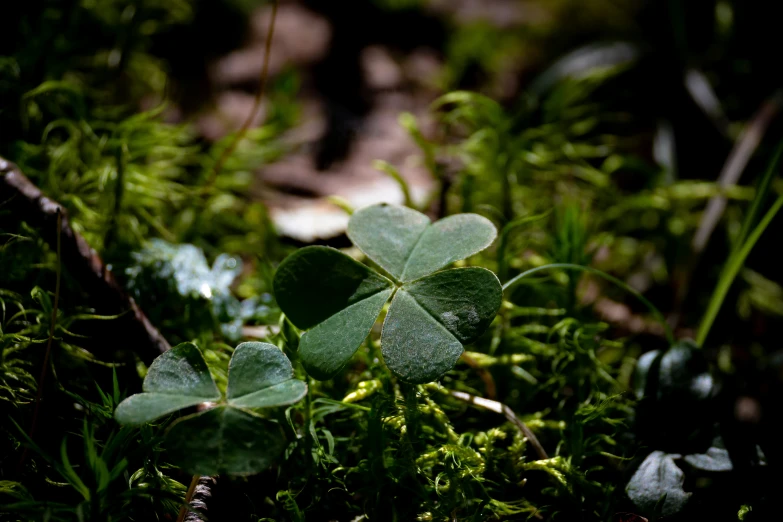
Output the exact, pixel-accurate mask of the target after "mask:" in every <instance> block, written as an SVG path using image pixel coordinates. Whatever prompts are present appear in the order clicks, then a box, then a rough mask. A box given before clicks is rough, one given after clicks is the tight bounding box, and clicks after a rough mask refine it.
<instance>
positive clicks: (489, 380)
mask: <svg viewBox="0 0 783 522" xmlns="http://www.w3.org/2000/svg"><path fill="white" fill-rule="evenodd" d="M460 359H462V360H463V361H464V362H465V364H467V365H468V366H470V367H471V368H473V369H474V370H476V373H478V376H479V378H480V379H481V380H482V381H483V382H484V390H485V391H486V392H487V397H489V398H490V399H494V398H495V397H497V391H498V387H497V385H496V384H495V379H494V377H492V373H491V372H490V371H489V370H487V369H486V368H482V367H481V366H480V365H479V363H478V361H476V359H474V358H473V357H471V356H470V355H468V354H467V353H466V352H462V355H461V356H460Z"/></svg>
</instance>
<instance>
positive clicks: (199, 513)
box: [182, 475, 216, 522]
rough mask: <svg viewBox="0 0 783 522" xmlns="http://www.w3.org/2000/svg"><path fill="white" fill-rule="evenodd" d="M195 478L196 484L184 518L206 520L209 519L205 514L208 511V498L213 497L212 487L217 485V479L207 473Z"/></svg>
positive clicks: (186, 519)
mask: <svg viewBox="0 0 783 522" xmlns="http://www.w3.org/2000/svg"><path fill="white" fill-rule="evenodd" d="M193 478H194V483H195V486H194V488H193V492H192V493H191V496H190V499H189V501H188V507H187V509H186V511H187V515H186V516H185V518H183V519H182V520H183V521H184V522H204V521H205V520H207V517H206V515H204V513H205V512H206V511H207V500H209V499H210V498H212V489H213V488H214V487H215V484H216V480H215V478H214V477H208V476H206V475H204V476H201V477H199V476H198V475H196V476H195V477H193ZM195 479H197V480H195ZM192 484H193V483H192ZM192 484H191V485H192Z"/></svg>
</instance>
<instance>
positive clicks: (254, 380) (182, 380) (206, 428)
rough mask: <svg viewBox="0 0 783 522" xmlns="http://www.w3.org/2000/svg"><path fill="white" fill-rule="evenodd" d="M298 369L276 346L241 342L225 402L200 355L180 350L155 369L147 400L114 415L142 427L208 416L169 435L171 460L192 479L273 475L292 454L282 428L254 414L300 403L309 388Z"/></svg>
mask: <svg viewBox="0 0 783 522" xmlns="http://www.w3.org/2000/svg"><path fill="white" fill-rule="evenodd" d="M293 376H294V371H293V368H292V367H291V362H290V361H289V360H288V359H287V358H286V356H285V355H283V353H282V352H281V351H280V349H278V348H277V347H276V346H274V345H272V344H268V343H256V342H253V343H242V344H240V345H239V346H237V347H236V349H235V350H234V354H233V355H232V357H231V361H230V362H229V365H228V388H227V393H226V397H225V398H223V397H222V395H221V393H220V390H218V387H217V385H216V384H215V381H214V380H212V376H211V375H210V374H209V369H208V368H207V363H206V362H205V361H204V356H203V355H202V354H201V352H200V351H199V349H198V348H196V346H194V345H193V344H190V343H183V344H180V345H178V346H175V347H174V348H172V349H171V350H169V351H168V352H166V353H164V354H163V355H161V356H160V357H158V358H157V359H155V361H154V362H153V363H152V365H151V366H150V368H149V371H148V372H147V376H146V377H145V378H144V384H143V386H142V389H143V390H144V391H143V393H138V394H136V395H133V396H131V397H128V398H127V399H125V400H124V401H122V402H121V403H120V405H119V406H117V410H116V411H115V413H114V416H115V418H116V419H117V422H119V423H120V424H125V425H131V426H140V425H142V424H146V423H148V422H152V421H154V420H156V419H159V418H161V417H163V416H165V415H169V414H171V413H174V412H176V411H179V410H181V409H183V408H187V407H191V406H197V405H202V408H205V411H201V412H199V413H195V414H193V415H189V416H187V417H183V418H182V419H179V420H178V421H176V422H175V423H174V424H173V425H172V426H171V428H169V430H168V432H167V433H166V446H167V450H168V453H169V455H170V456H171V459H172V460H173V461H174V462H176V463H177V464H178V465H180V466H181V467H182V468H183V469H184V470H186V471H187V472H188V473H191V474H194V475H196V474H198V475H217V474H220V473H230V474H240V475H249V474H253V473H258V472H260V471H263V470H264V469H266V468H268V467H269V466H270V465H271V464H272V462H273V460H274V459H275V458H276V457H277V456H278V455H279V454H280V453H282V451H283V449H284V448H285V436H284V434H283V432H282V429H281V428H280V425H279V424H277V423H275V422H273V421H271V420H269V419H265V418H263V417H261V416H259V415H258V414H256V413H254V412H253V411H251V410H252V409H255V408H271V407H274V406H283V405H287V404H293V403H295V402H297V401H299V400H301V399H302V397H304V396H305V394H306V393H307V385H306V384H305V383H304V382H302V381H299V380H296V379H294V378H293Z"/></svg>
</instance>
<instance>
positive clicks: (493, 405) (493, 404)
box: [449, 390, 549, 460]
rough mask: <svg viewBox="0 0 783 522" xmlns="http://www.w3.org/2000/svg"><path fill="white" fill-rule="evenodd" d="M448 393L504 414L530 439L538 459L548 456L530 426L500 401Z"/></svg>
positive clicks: (456, 392) (465, 394) (452, 392)
mask: <svg viewBox="0 0 783 522" xmlns="http://www.w3.org/2000/svg"><path fill="white" fill-rule="evenodd" d="M449 395H451V396H452V397H454V398H455V399H459V400H461V401H464V402H467V403H468V404H472V405H474V406H478V407H479V408H484V409H485V410H489V411H494V412H495V413H500V414H501V415H503V416H505V417H506V419H508V421H509V422H511V423H512V424H513V425H514V426H516V427H517V428H518V429H519V431H521V432H522V433H523V434H524V435H525V437H526V438H527V440H529V441H530V444H532V445H533V448H534V449H535V450H536V453H537V454H538V458H539V459H541V460H544V459H548V458H549V455H547V453H546V450H544V447H543V446H542V445H541V443H540V442H538V438H537V437H536V435H535V434H534V433H533V432H532V431H530V428H528V427H527V425H526V424H525V423H524V422H522V421H521V420H520V419H519V417H517V416H516V414H515V413H514V410H512V409H511V408H509V407H508V406H506V405H505V404H503V403H502V402H498V401H493V400H490V399H485V398H484V397H477V396H475V395H471V394H469V393H465V392H461V391H454V390H450V391H449Z"/></svg>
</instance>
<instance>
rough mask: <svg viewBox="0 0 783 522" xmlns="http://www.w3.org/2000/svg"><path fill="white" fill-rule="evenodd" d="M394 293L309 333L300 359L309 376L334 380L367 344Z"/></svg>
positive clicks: (373, 298) (383, 293) (301, 343)
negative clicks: (379, 316) (362, 346)
mask: <svg viewBox="0 0 783 522" xmlns="http://www.w3.org/2000/svg"><path fill="white" fill-rule="evenodd" d="M391 294H392V289H388V290H383V291H381V292H379V293H377V294H375V295H373V296H371V297H369V298H367V299H365V300H364V301H360V302H358V303H356V304H353V305H351V306H349V307H348V308H346V309H345V310H343V311H342V312H339V313H337V314H335V315H333V316H332V317H330V318H329V319H327V320H326V321H324V322H323V323H321V324H319V325H318V326H316V327H315V328H313V329H312V330H310V331H308V332H305V333H304V334H303V335H302V338H301V340H300V341H299V357H300V358H301V360H302V365H304V368H305V370H307V373H308V374H310V375H311V376H313V377H314V378H316V379H319V380H326V379H331V378H332V377H334V375H335V374H337V372H339V371H340V370H341V369H342V367H343V366H345V363H347V362H348V360H349V359H350V358H351V357H352V356H353V354H354V353H356V350H357V349H358V348H359V346H361V344H362V342H364V339H365V338H366V337H367V335H368V334H369V333H370V330H372V326H373V325H374V324H375V321H376V319H378V314H380V313H381V310H382V309H383V305H384V304H386V301H388V300H389V297H391ZM281 308H282V307H281Z"/></svg>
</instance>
